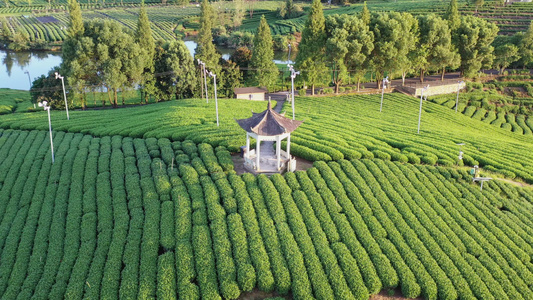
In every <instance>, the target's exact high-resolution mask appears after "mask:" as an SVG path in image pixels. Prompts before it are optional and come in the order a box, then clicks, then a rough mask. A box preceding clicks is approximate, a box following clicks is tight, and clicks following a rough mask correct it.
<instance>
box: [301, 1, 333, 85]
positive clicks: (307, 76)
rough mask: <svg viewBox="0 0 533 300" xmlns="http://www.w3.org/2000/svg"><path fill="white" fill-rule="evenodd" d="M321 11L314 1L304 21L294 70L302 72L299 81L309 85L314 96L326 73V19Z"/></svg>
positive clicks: (320, 7) (318, 2)
mask: <svg viewBox="0 0 533 300" xmlns="http://www.w3.org/2000/svg"><path fill="white" fill-rule="evenodd" d="M322 9H323V7H322V3H320V0H314V1H313V5H312V6H311V11H310V12H309V15H308V17H307V20H306V21H305V27H304V30H303V32H302V40H301V42H300V44H299V46H298V48H299V51H298V56H297V57H296V68H297V69H299V70H302V72H301V73H302V75H301V80H303V81H305V82H307V83H308V84H309V85H311V93H312V95H314V94H315V85H316V84H320V83H321V82H323V77H324V74H326V71H327V68H326V62H325V56H326V55H325V50H326V48H325V45H326V38H327V37H326V19H325V18H324V12H323V10H322Z"/></svg>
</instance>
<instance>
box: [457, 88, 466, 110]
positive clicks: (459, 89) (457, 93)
mask: <svg viewBox="0 0 533 300" xmlns="http://www.w3.org/2000/svg"><path fill="white" fill-rule="evenodd" d="M457 83H458V84H457V99H455V112H457V106H459V90H460V89H461V85H462V84H464V83H465V82H464V81H458V82H457Z"/></svg>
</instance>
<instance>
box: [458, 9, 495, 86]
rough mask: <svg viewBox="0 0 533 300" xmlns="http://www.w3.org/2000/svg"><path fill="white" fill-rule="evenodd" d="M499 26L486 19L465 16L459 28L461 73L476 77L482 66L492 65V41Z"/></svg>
mask: <svg viewBox="0 0 533 300" xmlns="http://www.w3.org/2000/svg"><path fill="white" fill-rule="evenodd" d="M497 34H498V27H497V26H496V25H495V24H493V23H490V22H488V21H486V20H484V19H481V18H477V17H474V16H463V17H462V18H461V25H460V26H459V28H458V29H457V48H458V50H459V55H461V73H462V74H463V75H464V76H465V77H474V76H475V75H476V74H477V73H478V72H479V70H481V68H488V67H492V63H493V59H494V54H493V52H494V48H493V47H492V45H491V44H492V42H493V41H494V38H495V37H496V35H497Z"/></svg>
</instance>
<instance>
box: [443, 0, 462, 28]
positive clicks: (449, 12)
mask: <svg viewBox="0 0 533 300" xmlns="http://www.w3.org/2000/svg"><path fill="white" fill-rule="evenodd" d="M443 18H444V19H445V20H447V21H448V27H450V30H452V31H454V30H456V29H457V28H458V27H459V25H460V24H461V15H459V10H458V9H457V0H451V1H450V5H449V6H448V8H447V9H446V12H445V13H444V16H443Z"/></svg>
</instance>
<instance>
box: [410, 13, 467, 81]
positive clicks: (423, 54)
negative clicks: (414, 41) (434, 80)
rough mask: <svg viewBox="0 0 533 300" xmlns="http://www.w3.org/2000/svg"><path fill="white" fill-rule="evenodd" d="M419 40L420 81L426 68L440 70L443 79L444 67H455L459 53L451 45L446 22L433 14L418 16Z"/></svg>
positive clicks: (422, 79)
mask: <svg viewBox="0 0 533 300" xmlns="http://www.w3.org/2000/svg"><path fill="white" fill-rule="evenodd" d="M419 27H420V42H419V44H418V47H417V48H418V49H419V51H418V57H419V59H418V68H419V69H420V82H424V73H425V72H426V71H427V70H435V71H442V77H441V79H442V80H443V79H444V74H445V71H446V67H451V68H457V67H458V66H459V63H460V57H459V53H457V51H456V50H455V49H454V47H453V45H452V37H451V32H450V29H449V27H448V22H446V20H443V19H441V18H440V17H438V16H435V15H434V14H429V15H425V16H421V17H419Z"/></svg>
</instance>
